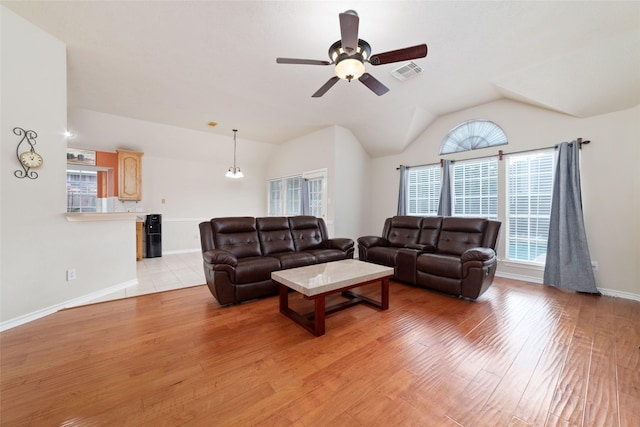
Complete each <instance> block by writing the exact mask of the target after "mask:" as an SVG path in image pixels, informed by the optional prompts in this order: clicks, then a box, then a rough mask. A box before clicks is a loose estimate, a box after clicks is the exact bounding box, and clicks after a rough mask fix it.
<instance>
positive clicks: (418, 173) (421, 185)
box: [407, 165, 441, 216]
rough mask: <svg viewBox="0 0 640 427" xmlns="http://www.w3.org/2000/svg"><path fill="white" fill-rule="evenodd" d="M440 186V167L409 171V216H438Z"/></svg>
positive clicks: (425, 167) (418, 168)
mask: <svg viewBox="0 0 640 427" xmlns="http://www.w3.org/2000/svg"><path fill="white" fill-rule="evenodd" d="M440 186H441V168H440V166H438V165H434V166H423V167H416V168H411V169H409V170H408V172H407V215H418V216H424V215H437V214H438V203H439V202H440Z"/></svg>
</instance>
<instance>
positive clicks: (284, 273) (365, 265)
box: [271, 259, 393, 296]
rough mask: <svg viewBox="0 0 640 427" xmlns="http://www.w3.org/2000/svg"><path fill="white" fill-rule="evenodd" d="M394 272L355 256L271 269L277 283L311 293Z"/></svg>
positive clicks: (346, 285) (365, 280)
mask: <svg viewBox="0 0 640 427" xmlns="http://www.w3.org/2000/svg"><path fill="white" fill-rule="evenodd" d="M390 276H393V268H392V267H385V266H383V265H378V264H372V263H370V262H364V261H360V260H357V259H345V260H341V261H333V262H327V263H323V264H314V265H308V266H306V267H297V268H290V269H288V270H280V271H274V272H272V273H271V278H272V279H273V280H275V281H276V282H278V283H282V284H283V285H285V286H287V287H289V288H291V289H293V290H295V291H298V292H300V293H301V294H303V295H306V296H314V295H318V294H323V293H325V292H331V291H334V290H336V289H341V288H345V287H348V286H353V285H357V284H359V283H364V282H368V281H371V280H376V279H382V278H385V277H390Z"/></svg>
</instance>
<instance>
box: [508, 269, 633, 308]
mask: <svg viewBox="0 0 640 427" xmlns="http://www.w3.org/2000/svg"><path fill="white" fill-rule="evenodd" d="M496 276H497V277H504V278H505V279H513V280H522V281H524V282H531V283H537V284H539V285H542V279H540V278H539V277H532V276H525V275H522V274H511V273H504V272H499V271H496ZM598 290H599V291H600V293H601V294H602V295H606V296H608V297H615V298H624V299H630V300H634V301H640V295H637V294H632V293H631V292H624V291H618V290H616V289H607V288H598Z"/></svg>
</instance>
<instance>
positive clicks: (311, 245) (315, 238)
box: [289, 216, 324, 251]
mask: <svg viewBox="0 0 640 427" xmlns="http://www.w3.org/2000/svg"><path fill="white" fill-rule="evenodd" d="M289 226H290V228H291V236H292V237H293V244H294V246H295V249H296V250H297V251H306V250H308V249H319V248H321V247H322V243H323V240H324V236H323V235H322V230H321V226H320V224H319V223H318V218H316V217H314V216H292V217H289Z"/></svg>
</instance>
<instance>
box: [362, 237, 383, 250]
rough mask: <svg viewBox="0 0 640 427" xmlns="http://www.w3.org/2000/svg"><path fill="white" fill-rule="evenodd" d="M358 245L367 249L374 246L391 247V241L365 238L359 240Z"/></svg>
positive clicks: (381, 238) (380, 238)
mask: <svg viewBox="0 0 640 427" xmlns="http://www.w3.org/2000/svg"><path fill="white" fill-rule="evenodd" d="M358 244H359V245H360V246H363V247H365V248H371V247H373V246H389V241H388V240H387V239H385V238H384V237H378V236H364V237H359V238H358Z"/></svg>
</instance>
